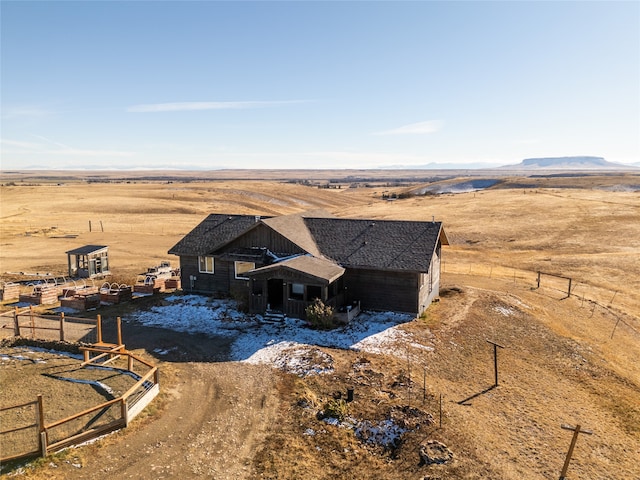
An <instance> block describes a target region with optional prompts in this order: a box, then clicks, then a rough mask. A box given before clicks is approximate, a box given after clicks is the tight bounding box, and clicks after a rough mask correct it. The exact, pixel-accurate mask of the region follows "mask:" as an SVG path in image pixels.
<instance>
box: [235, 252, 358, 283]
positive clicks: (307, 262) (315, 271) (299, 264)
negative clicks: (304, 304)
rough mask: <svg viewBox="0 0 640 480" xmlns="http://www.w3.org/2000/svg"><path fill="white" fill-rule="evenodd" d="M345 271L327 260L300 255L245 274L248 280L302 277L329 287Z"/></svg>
mask: <svg viewBox="0 0 640 480" xmlns="http://www.w3.org/2000/svg"><path fill="white" fill-rule="evenodd" d="M344 272H345V269H344V268H342V267H341V266H340V265H337V264H335V263H333V262H331V261H329V260H325V259H323V258H318V257H312V256H309V255H300V256H297V257H294V258H289V259H287V260H283V261H281V262H278V263H274V264H271V265H267V266H265V267H261V268H256V269H254V270H250V271H248V272H246V273H245V275H246V276H247V277H249V278H253V279H258V278H268V277H279V278H286V277H289V276H298V277H304V278H307V279H309V280H310V281H312V282H313V283H316V284H321V285H329V284H331V283H333V282H335V281H336V280H337V279H339V278H340V277H341V276H342V275H344Z"/></svg>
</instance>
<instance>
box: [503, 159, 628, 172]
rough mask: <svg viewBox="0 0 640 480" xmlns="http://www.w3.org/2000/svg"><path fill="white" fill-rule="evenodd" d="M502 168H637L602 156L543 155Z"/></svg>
mask: <svg viewBox="0 0 640 480" xmlns="http://www.w3.org/2000/svg"><path fill="white" fill-rule="evenodd" d="M500 168H503V169H507V168H511V169H516V170H519V169H525V170H535V169H542V170H549V169H553V170H628V169H629V168H631V169H635V168H638V167H637V166H634V165H623V164H621V163H614V162H608V161H607V160H605V159H604V158H602V157H588V156H582V157H543V158H525V159H524V160H522V162H520V163H518V164H516V165H505V166H503V167H500Z"/></svg>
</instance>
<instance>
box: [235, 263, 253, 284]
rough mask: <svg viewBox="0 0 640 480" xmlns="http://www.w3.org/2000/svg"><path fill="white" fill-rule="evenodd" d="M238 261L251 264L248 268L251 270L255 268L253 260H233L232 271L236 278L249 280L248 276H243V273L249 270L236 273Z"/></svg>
mask: <svg viewBox="0 0 640 480" xmlns="http://www.w3.org/2000/svg"><path fill="white" fill-rule="evenodd" d="M239 263H246V264H249V265H253V266H252V267H251V268H250V269H249V270H253V269H254V268H256V264H255V263H254V262H237V261H236V262H233V271H234V274H235V277H236V280H249V277H245V276H244V275H243V273H245V272H248V271H249V270H245V271H243V272H240V273H238V264H239Z"/></svg>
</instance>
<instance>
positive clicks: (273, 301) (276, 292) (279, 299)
mask: <svg viewBox="0 0 640 480" xmlns="http://www.w3.org/2000/svg"><path fill="white" fill-rule="evenodd" d="M283 304H284V282H283V280H282V279H281V278H270V279H269V280H267V309H269V310H278V311H281V310H282V306H283Z"/></svg>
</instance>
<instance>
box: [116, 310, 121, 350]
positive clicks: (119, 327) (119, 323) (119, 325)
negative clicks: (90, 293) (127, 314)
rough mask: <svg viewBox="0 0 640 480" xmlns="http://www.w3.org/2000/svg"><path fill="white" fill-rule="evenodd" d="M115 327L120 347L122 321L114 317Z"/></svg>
mask: <svg viewBox="0 0 640 480" xmlns="http://www.w3.org/2000/svg"><path fill="white" fill-rule="evenodd" d="M116 325H117V327H118V345H122V319H121V318H120V317H116Z"/></svg>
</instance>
